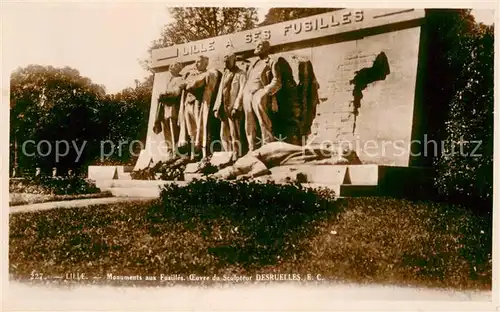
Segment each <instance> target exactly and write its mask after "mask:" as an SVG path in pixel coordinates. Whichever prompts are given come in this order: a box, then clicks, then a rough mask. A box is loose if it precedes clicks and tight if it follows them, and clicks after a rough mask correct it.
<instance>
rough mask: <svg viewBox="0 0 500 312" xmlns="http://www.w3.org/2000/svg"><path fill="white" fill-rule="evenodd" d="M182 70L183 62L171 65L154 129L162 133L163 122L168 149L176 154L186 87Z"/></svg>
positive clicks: (159, 100)
mask: <svg viewBox="0 0 500 312" xmlns="http://www.w3.org/2000/svg"><path fill="white" fill-rule="evenodd" d="M181 70H182V64H181V63H174V64H172V65H170V68H169V72H170V75H171V76H170V77H169V80H168V82H167V86H166V91H165V92H164V93H162V94H160V96H159V98H158V109H157V110H156V112H157V113H156V119H155V125H154V128H153V131H154V132H155V133H160V132H161V130H162V124H163V134H164V136H165V142H166V144H167V151H168V152H169V153H171V154H172V156H173V157H174V156H175V152H176V145H177V141H178V137H179V126H178V118H179V109H180V103H181V97H182V92H183V90H184V88H185V87H186V83H185V82H184V80H183V79H182V76H181V75H180V72H181Z"/></svg>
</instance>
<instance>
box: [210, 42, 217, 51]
mask: <svg viewBox="0 0 500 312" xmlns="http://www.w3.org/2000/svg"><path fill="white" fill-rule="evenodd" d="M213 50H215V41H210V42H209V43H208V51H213Z"/></svg>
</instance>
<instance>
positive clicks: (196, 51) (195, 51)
mask: <svg viewBox="0 0 500 312" xmlns="http://www.w3.org/2000/svg"><path fill="white" fill-rule="evenodd" d="M198 52H200V51H198V47H197V46H196V45H192V46H191V54H196V53H198Z"/></svg>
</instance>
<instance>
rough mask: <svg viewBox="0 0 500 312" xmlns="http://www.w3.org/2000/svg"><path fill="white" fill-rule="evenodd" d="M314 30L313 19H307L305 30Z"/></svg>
mask: <svg viewBox="0 0 500 312" xmlns="http://www.w3.org/2000/svg"><path fill="white" fill-rule="evenodd" d="M311 30H312V22H311V21H307V22H305V23H304V31H306V32H307V31H311Z"/></svg>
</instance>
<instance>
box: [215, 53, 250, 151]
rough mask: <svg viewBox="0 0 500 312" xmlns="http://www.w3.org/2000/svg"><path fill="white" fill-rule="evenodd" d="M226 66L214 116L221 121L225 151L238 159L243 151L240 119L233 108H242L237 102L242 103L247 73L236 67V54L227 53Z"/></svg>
mask: <svg viewBox="0 0 500 312" xmlns="http://www.w3.org/2000/svg"><path fill="white" fill-rule="evenodd" d="M224 65H225V68H224V73H223V74H222V80H221V84H220V87H219V91H218V92H217V99H216V100H215V105H214V115H215V118H218V119H220V120H221V131H220V138H221V141H222V147H223V149H224V151H227V152H232V153H233V157H235V158H234V159H236V158H237V157H238V156H240V155H239V153H238V152H239V151H240V150H241V142H240V117H239V114H238V112H235V111H233V108H234V107H235V106H241V104H237V102H240V101H242V92H243V87H244V85H245V82H246V73H245V72H244V71H243V70H241V69H240V68H239V67H238V66H237V65H236V55H235V54H234V52H227V53H226V54H225V55H224Z"/></svg>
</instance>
